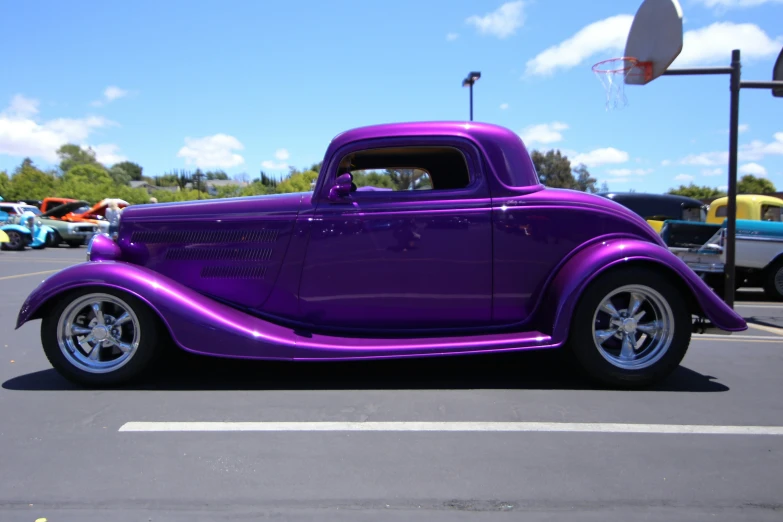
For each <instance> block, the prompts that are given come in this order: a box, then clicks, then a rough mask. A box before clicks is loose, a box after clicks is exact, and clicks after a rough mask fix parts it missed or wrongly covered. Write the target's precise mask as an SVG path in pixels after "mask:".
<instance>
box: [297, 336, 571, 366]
mask: <svg viewBox="0 0 783 522" xmlns="http://www.w3.org/2000/svg"><path fill="white" fill-rule="evenodd" d="M559 345H560V343H554V342H553V341H552V337H551V336H549V335H546V334H543V333H541V332H536V331H531V332H513V333H503V334H490V335H471V336H458V337H419V338H410V339H389V338H356V337H334V336H328V335H319V334H302V333H297V334H296V351H295V356H294V360H298V361H308V360H325V359H327V360H348V359H383V358H387V357H416V356H437V355H460V354H463V355H467V354H473V353H491V352H505V351H514V350H532V349H542V348H557V347H558V346H559Z"/></svg>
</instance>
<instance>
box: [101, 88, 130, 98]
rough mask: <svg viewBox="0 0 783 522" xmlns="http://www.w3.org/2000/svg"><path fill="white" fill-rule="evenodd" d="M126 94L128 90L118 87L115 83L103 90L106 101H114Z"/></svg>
mask: <svg viewBox="0 0 783 522" xmlns="http://www.w3.org/2000/svg"><path fill="white" fill-rule="evenodd" d="M127 95H128V91H126V90H124V89H120V88H119V87H117V86H116V85H110V86H109V87H106V90H105V91H103V96H104V98H106V100H107V101H114V100H118V99H120V98H123V97H125V96H127Z"/></svg>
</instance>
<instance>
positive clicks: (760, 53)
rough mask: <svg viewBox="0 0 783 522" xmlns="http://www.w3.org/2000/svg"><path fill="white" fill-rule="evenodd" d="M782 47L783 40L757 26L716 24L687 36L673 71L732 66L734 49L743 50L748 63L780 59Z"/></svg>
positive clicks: (688, 32) (691, 32) (727, 23)
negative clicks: (720, 65)
mask: <svg viewBox="0 0 783 522" xmlns="http://www.w3.org/2000/svg"><path fill="white" fill-rule="evenodd" d="M781 45H783V39H781V38H778V39H775V40H773V39H772V38H770V37H769V36H768V35H767V33H765V32H764V30H763V29H761V28H760V27H759V26H757V25H755V24H734V23H731V22H716V23H714V24H712V25H708V26H707V27H703V28H701V29H696V30H693V31H687V32H686V33H685V36H684V39H683V46H682V53H680V56H678V57H677V59H676V60H675V61H674V63H673V64H672V67H683V66H690V65H699V64H712V63H724V62H726V63H728V62H729V61H730V58H731V51H732V49H740V50H741V51H742V58H743V59H744V60H753V59H756V58H766V57H769V56H775V55H777V54H778V53H779V52H780V46H781Z"/></svg>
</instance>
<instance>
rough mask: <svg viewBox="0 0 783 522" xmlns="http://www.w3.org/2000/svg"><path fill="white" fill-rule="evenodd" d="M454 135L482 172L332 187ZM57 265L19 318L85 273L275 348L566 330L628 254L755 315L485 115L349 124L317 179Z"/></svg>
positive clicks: (157, 211) (354, 354) (532, 339)
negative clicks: (548, 179) (371, 156)
mask: <svg viewBox="0 0 783 522" xmlns="http://www.w3.org/2000/svg"><path fill="white" fill-rule="evenodd" d="M408 145H446V146H450V147H455V148H458V149H459V150H460V151H461V152H462V153H463V154H464V155H465V157H466V159H467V161H468V166H469V169H470V173H471V179H472V182H471V185H470V186H469V187H468V188H466V189H461V190H453V191H452V190H448V191H435V190H430V191H405V192H391V191H366V192H365V191H360V192H354V193H353V194H351V196H350V197H348V198H344V199H341V200H337V201H335V200H330V199H329V198H328V194H329V189H330V188H331V184H332V182H333V180H334V178H335V177H336V173H337V167H338V165H337V164H338V162H339V160H340V158H341V157H343V156H344V155H345V154H346V153H349V152H353V151H358V150H363V149H368V148H379V147H386V146H397V147H399V146H408ZM91 255H92V259H93V262H88V263H84V264H80V265H77V266H74V267H70V268H67V269H65V270H63V271H61V272H59V273H58V274H56V275H54V276H52V277H50V278H48V279H47V280H46V281H45V282H44V283H42V284H41V285H40V286H39V287H38V288H37V289H36V290H35V291H34V292H33V293H32V294H31V295H30V297H29V298H28V299H27V301H26V302H25V303H24V305H23V307H22V309H21V311H20V314H19V319H18V323H17V327H18V326H21V325H22V324H24V323H25V322H26V321H28V320H30V319H34V318H37V317H40V316H41V315H42V313H44V312H43V311H45V310H46V307H47V306H48V305H49V303H51V302H52V300H53V299H56V296H57V295H58V294H60V293H62V292H64V291H67V290H69V289H73V288H77V287H84V286H106V287H112V288H116V289H121V290H123V291H125V292H129V293H130V294H133V295H135V296H136V297H138V298H139V299H141V300H142V301H143V302H145V303H146V304H148V305H149V306H150V307H151V308H152V309H153V310H154V311H155V312H156V313H157V314H158V315H159V316H160V317H161V319H162V320H163V323H164V324H165V325H166V326H167V328H168V330H169V331H170V333H171V335H172V338H173V339H174V341H175V342H176V343H177V344H178V345H179V346H180V347H182V348H184V349H186V350H189V351H192V352H198V353H203V354H209V355H216V356H224V357H243V358H262V359H301V360H307V359H332V360H334V359H350V358H381V357H401V356H417V355H440V354H453V353H471V352H488V351H501V350H519V349H527V348H549V347H558V346H560V345H562V344H563V343H564V342H565V341H566V339H567V337H568V330H569V324H570V321H571V317H572V312H573V310H574V307H575V305H576V303H577V302H578V300H579V297H580V294H581V292H582V290H583V289H584V288H585V287H586V285H587V284H589V283H590V281H591V280H592V279H593V278H595V277H596V276H597V275H598V274H600V273H602V272H603V271H604V270H607V269H609V268H611V267H614V266H617V265H620V264H629V263H637V264H641V263H647V264H651V265H656V266H658V267H660V268H661V269H662V270H665V271H667V272H668V273H669V274H670V275H671V277H672V278H676V279H678V280H679V283H678V285H679V287H680V288H682V291H683V298H684V299H687V300H689V301H692V303H693V304H692V306H693V312H694V314H696V315H701V316H703V317H706V318H708V319H709V320H710V321H711V322H712V323H713V325H714V326H716V327H718V328H721V329H724V330H729V331H739V330H744V329H745V328H746V325H745V322H744V321H743V320H742V318H741V317H739V316H738V315H737V314H735V313H734V312H733V311H732V310H731V309H730V308H728V307H727V306H726V305H725V304H724V303H723V302H722V301H721V300H720V299H719V298H718V297H717V296H716V295H715V294H714V293H713V292H711V291H710V289H709V288H708V287H707V286H706V285H705V284H704V283H703V282H702V281H701V280H700V279H699V278H698V276H696V274H695V273H694V272H692V271H691V270H690V269H689V268H688V267H687V266H686V265H685V264H684V263H683V262H682V261H680V260H679V259H678V258H677V257H675V256H674V255H672V254H671V253H670V252H669V251H668V250H667V249H666V248H665V246H664V245H663V243H662V242H661V240H660V238H659V237H658V236H657V235H656V234H655V233H654V231H653V230H652V229H651V228H650V227H649V226H648V225H647V224H646V223H645V222H644V220H642V219H641V218H640V217H638V216H637V215H635V214H633V213H632V212H630V211H629V210H627V209H625V208H624V207H622V206H621V205H619V204H617V203H614V202H613V201H609V200H606V199H604V198H600V197H597V196H592V195H588V194H584V193H580V192H574V191H567V190H555V189H545V188H544V187H543V186H542V185H540V184H539V181H538V178H537V176H536V173H535V170H534V167H533V165H532V162H531V161H530V158H529V156H528V154H527V151H526V150H525V147H524V145H523V144H522V142H521V140H520V139H519V138H518V137H517V136H516V135H515V134H513V133H511V132H510V131H508V130H506V129H503V128H500V127H496V126H492V125H486V124H474V123H413V124H393V125H380V126H374V127H366V128H361V129H356V130H353V131H349V132H346V133H343V134H341V135H339V136H337V137H336V138H335V139H334V140H333V141H332V143H331V144H330V146H329V148H328V150H327V152H326V156H325V158H324V163H323V168H322V170H321V176H320V178H319V180H318V182H317V184H316V186H315V190H314V192H313V193H305V194H285V195H277V196H259V197H249V198H238V199H222V200H211V201H207V202H188V203H174V204H161V205H140V206H133V207H129V208H127V209H126V210H125V212H124V214H123V217H122V223H121V227H120V232H119V239H118V244H115V243H113V242H112V241H111V240H109V239H108V237H105V236H99V237H97V238H96V240H95V241H94V243H93V245H92V253H91Z"/></svg>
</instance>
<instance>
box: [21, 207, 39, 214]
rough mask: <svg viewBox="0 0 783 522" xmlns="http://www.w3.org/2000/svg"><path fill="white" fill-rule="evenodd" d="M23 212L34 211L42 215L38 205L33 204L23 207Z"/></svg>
mask: <svg viewBox="0 0 783 522" xmlns="http://www.w3.org/2000/svg"><path fill="white" fill-rule="evenodd" d="M22 212H32V213H33V214H35V215H36V216H40V215H41V211H40V210H38V209H37V208H36V207H32V206H30V207H22Z"/></svg>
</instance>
